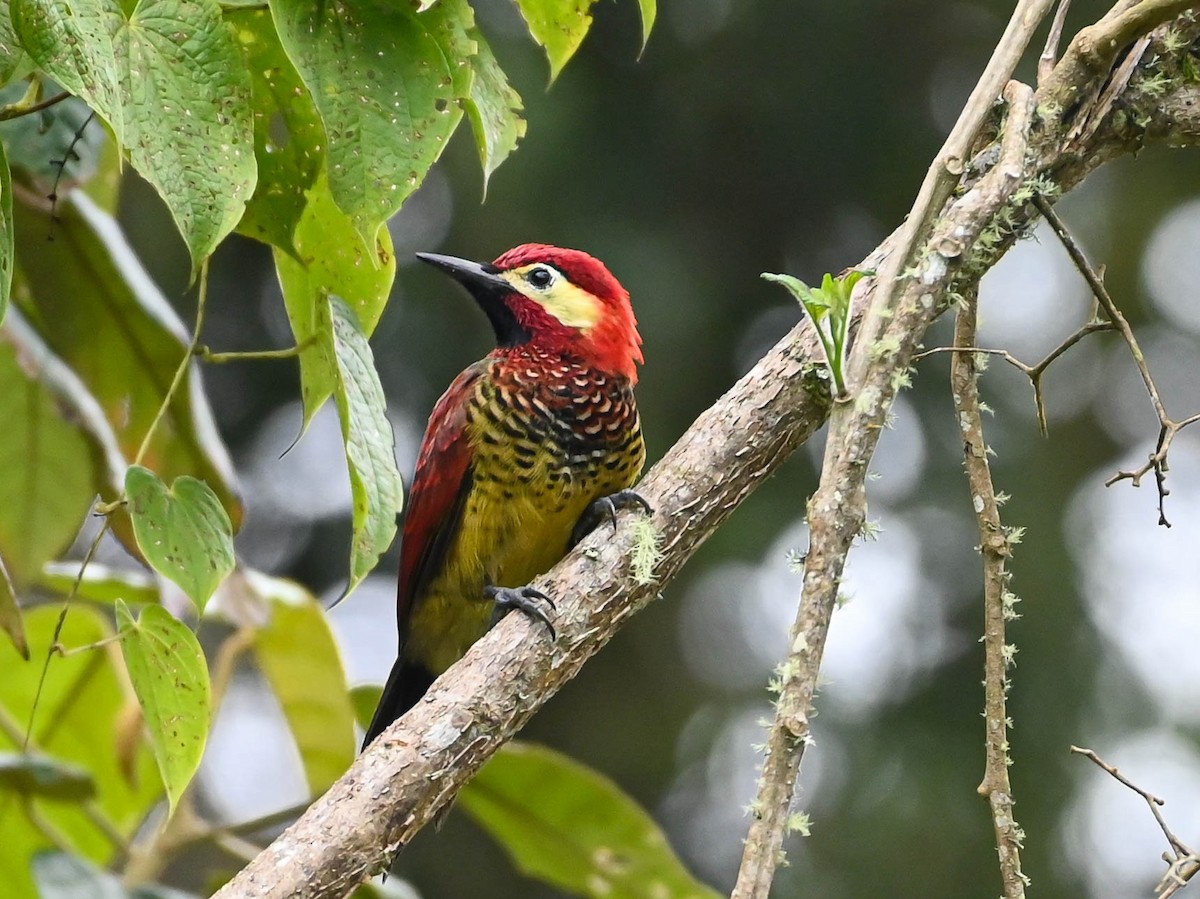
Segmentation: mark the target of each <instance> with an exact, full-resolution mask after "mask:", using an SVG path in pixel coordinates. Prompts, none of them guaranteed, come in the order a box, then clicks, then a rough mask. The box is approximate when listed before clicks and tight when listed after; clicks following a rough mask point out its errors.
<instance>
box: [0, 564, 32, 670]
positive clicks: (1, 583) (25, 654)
mask: <svg viewBox="0 0 1200 899" xmlns="http://www.w3.org/2000/svg"><path fill="white" fill-rule="evenodd" d="M0 629H3V631H4V632H5V633H6V634H8V639H10V640H12V645H13V646H14V647H16V650H17V652H19V653H20V654H21V658H23V659H24V660H25V661H26V662H28V661H29V643H28V641H27V640H26V639H25V625H24V624H23V623H22V622H21V607H20V606H18V605H17V591H16V590H15V589H13V582H12V578H10V577H9V576H8V569H7V568H5V567H4V557H3V556H0Z"/></svg>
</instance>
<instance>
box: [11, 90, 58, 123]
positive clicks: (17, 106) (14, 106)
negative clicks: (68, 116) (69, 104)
mask: <svg viewBox="0 0 1200 899" xmlns="http://www.w3.org/2000/svg"><path fill="white" fill-rule="evenodd" d="M69 96H71V95H70V94H69V93H68V92H67V91H63V92H62V93H61V94H55V95H54V96H53V97H51V98H50V99H48V100H42V101H41V102H40V103H33V104H30V105H28V106H27V105H25V104H24V103H23V102H21V101H18V102H16V103H9V104H8V105H7V106H0V122H7V121H8V120H9V119H17V118H20V117H21V116H26V115H32V114H33V113H35V112H41V111H42V110H43V109H49V108H50V107H51V106H55V105H56V104H58V103H61V102H62V101H63V100H65V99H67V97H69Z"/></svg>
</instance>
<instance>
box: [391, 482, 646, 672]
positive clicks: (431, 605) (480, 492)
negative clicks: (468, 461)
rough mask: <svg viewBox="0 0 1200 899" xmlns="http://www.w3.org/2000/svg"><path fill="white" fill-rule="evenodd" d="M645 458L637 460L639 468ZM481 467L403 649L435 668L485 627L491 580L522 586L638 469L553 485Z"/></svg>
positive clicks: (458, 655)
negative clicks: (601, 500)
mask: <svg viewBox="0 0 1200 899" xmlns="http://www.w3.org/2000/svg"><path fill="white" fill-rule="evenodd" d="M640 467H641V466H640V464H639V465H638V466H637V468H638V469H640ZM511 473H512V469H509V470H508V472H507V474H508V475H509V476H505V475H506V473H505V472H503V471H501V472H500V473H499V474H498V475H492V474H491V473H488V472H478V476H477V478H476V480H475V483H474V485H473V488H472V491H471V496H470V498H469V500H468V502H467V506H466V508H465V510H464V513H463V522H462V527H461V529H460V530H459V533H458V535H457V537H456V538H455V541H454V544H453V545H452V546H451V548H450V550H449V553H448V555H447V559H446V564H445V566H444V568H443V569H442V573H441V574H440V575H439V576H438V577H437V578H435V579H434V580H433V582H432V583H430V584H429V586H428V588H427V589H426V590H425V591H423V592H422V595H421V596H419V597H416V599H415V602H414V607H413V610H412V617H411V618H410V621H409V629H408V637H407V640H406V643H405V647H404V655H405V657H406V658H409V659H411V660H412V661H415V662H419V663H421V664H423V665H424V666H425V667H427V668H428V669H429V670H430V671H431V672H433V673H434V674H441V673H442V672H443V671H445V670H446V669H447V668H449V667H450V666H451V665H452V664H454V662H456V661H458V659H460V658H462V656H463V654H464V653H465V652H466V651H467V649H468V648H470V646H471V644H472V643H474V642H475V641H476V640H478V639H479V638H480V637H481V636H483V634H484V633H485V632H486V631H487V628H488V624H489V622H490V620H491V616H492V605H493V604H492V602H491V600H489V599H488V598H487V597H486V596H485V595H484V592H483V591H484V588H485V587H486V586H488V585H489V584H491V585H495V586H500V587H520V586H523V585H525V584H527V583H529V581H531V580H533V579H534V578H535V577H537V576H538V575H539V574H543V573H545V572H546V571H549V570H550V569H551V568H552V567H553V566H554V564H555V563H556V562H557V561H558V560H559V559H561V558H562V557H563V556H564V555H565V554H566V551H567V543H568V541H569V539H570V536H571V531H572V530H573V529H574V527H575V524H576V522H577V521H578V520H579V518H580V516H581V515H582V514H583V513H584V511H585V510H586V509H587V508H588V506H590V505H591V504H592V503H593V502H594V501H595V500H596V499H598V498H600V497H602V496H607V495H608V494H610V493H614V492H616V491H617V490H621V489H623V488H625V487H628V486H630V484H631V483H632V481H633V478H634V477H635V476H636V474H637V471H633V472H625V471H618V472H613V473H607V472H606V473H605V474H606V476H605V477H592V478H588V479H587V480H586V482H583V481H581V480H579V479H575V480H566V481H562V482H560V483H559V484H557V485H555V486H553V487H548V486H544V485H545V480H542V481H541V484H542V486H536V487H535V486H534V484H530V483H520V482H517V481H515V480H513V479H512V478H511Z"/></svg>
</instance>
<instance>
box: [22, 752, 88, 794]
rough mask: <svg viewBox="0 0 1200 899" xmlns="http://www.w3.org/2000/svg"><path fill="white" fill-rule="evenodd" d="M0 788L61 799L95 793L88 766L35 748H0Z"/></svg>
mask: <svg viewBox="0 0 1200 899" xmlns="http://www.w3.org/2000/svg"><path fill="white" fill-rule="evenodd" d="M0 790H6V791H9V792H11V793H16V794H19V795H21V796H26V797H32V796H40V797H42V798H45V799H55V800H58V801H60V802H64V801H65V802H83V801H84V800H85V799H91V798H92V797H93V796H95V795H96V783H95V781H93V780H92V776H91V775H90V774H88V772H87V769H85V768H80V767H79V766H78V765H71V764H68V763H66V762H62V761H59V760H58V759H56V758H53V757H51V756H48V755H43V754H41V753H35V752H29V753H25V752H0Z"/></svg>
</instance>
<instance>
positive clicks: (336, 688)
mask: <svg viewBox="0 0 1200 899" xmlns="http://www.w3.org/2000/svg"><path fill="white" fill-rule="evenodd" d="M262 581H263V579H261V578H259V579H256V582H258V583H259V584H260V586H259V589H260V590H263V589H265V590H266V591H268V594H269V595H268V598H269V599H270V600H271V619H270V621H269V622H268V623H267V625H266V626H265V627H263V628H261V629H260V630H259V631H258V632H257V633H256V634H255V638H254V653H255V656H256V657H257V659H258V666H259V668H260V669H262V672H263V674H264V675H266V678H267V680H268V681H269V682H270V684H271V690H272V691H273V692H274V693H275V697H276V699H278V700H279V704H280V706H282V708H283V714H284V717H286V718H287V722H288V727H290V728H291V731H292V737H293V738H294V739H295V741H296V748H297V749H299V750H300V760H301V761H302V762H303V763H304V774H305V777H306V778H307V779H308V788H309V790H310V791H311V792H312V794H313V795H314V796H319V795H320V794H321V793H324V792H325V791H326V790H327V789H329V786H330V785H331V784H332V783H333V782H334V781H335V780H337V779H338V778H339V777H341V776H342V775H343V774H344V773H345V772H346V769H347V768H349V767H350V763H351V762H353V761H354V753H355V750H356V748H357V747H356V746H355V740H354V710H353V707H352V706H351V703H350V697H349V695H348V694H347V692H346V672H345V669H344V668H343V667H342V659H341V656H340V655H339V654H338V648H337V643H336V642H335V640H334V638H333V633H332V631H331V630H330V629H329V619H328V618H326V617H325V612H324V611H323V610H322V608H321V606H320V604H319V603H318V602H317V600H316V599H315V598H314V597H313V596H312V595H311V594H310V593H308V592H306V591H299V595H297V590H296V588H295V585H291V584H286V585H283V586H285V587H286V588H288V589H279V590H272V589H271V584H270V582H266V583H262Z"/></svg>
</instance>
